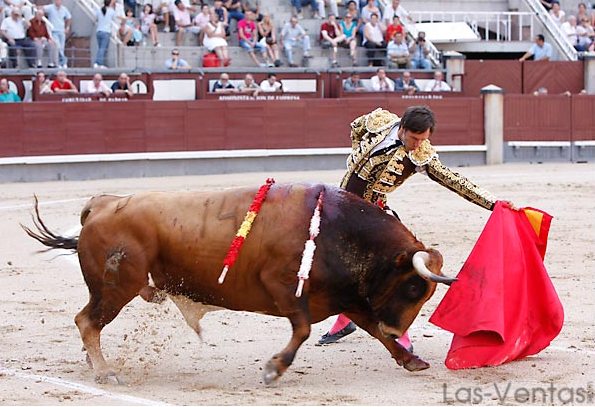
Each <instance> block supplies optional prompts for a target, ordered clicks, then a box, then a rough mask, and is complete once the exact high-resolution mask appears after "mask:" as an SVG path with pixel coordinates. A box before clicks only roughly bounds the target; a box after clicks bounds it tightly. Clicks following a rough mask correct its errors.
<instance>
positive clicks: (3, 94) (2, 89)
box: [0, 78, 21, 103]
mask: <svg viewBox="0 0 595 407" xmlns="http://www.w3.org/2000/svg"><path fill="white" fill-rule="evenodd" d="M20 101H21V98H20V97H19V95H17V94H16V93H14V92H13V91H12V90H10V88H9V87H8V81H7V80H6V78H2V79H0V103H12V102H20Z"/></svg>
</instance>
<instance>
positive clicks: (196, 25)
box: [191, 4, 211, 45]
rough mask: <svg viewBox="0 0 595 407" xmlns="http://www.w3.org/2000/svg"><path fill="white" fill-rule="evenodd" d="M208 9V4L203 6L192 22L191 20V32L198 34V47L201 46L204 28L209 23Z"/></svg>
mask: <svg viewBox="0 0 595 407" xmlns="http://www.w3.org/2000/svg"><path fill="white" fill-rule="evenodd" d="M210 13H211V12H210V8H209V5H208V4H203V5H202V7H201V9H200V13H198V14H197V15H196V16H195V17H194V20H192V24H193V25H192V30H191V31H192V32H193V33H195V34H198V45H202V40H203V38H204V35H205V28H206V26H207V24H209V21H210V17H209V15H210Z"/></svg>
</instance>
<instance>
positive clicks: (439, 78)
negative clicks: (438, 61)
mask: <svg viewBox="0 0 595 407" xmlns="http://www.w3.org/2000/svg"><path fill="white" fill-rule="evenodd" d="M443 79H444V76H443V74H442V71H436V72H434V79H432V80H431V81H429V82H428V83H427V85H426V86H425V88H424V91H426V92H450V91H451V90H452V89H451V88H450V86H449V85H448V83H446V82H444V80H443Z"/></svg>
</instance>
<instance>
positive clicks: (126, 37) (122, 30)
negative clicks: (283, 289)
mask: <svg viewBox="0 0 595 407" xmlns="http://www.w3.org/2000/svg"><path fill="white" fill-rule="evenodd" d="M132 36H133V29H132V27H130V25H129V24H128V19H127V18H126V16H124V17H121V18H120V27H118V38H119V39H120V41H122V42H123V43H124V44H125V45H129V46H130V45H134V41H133V40H132Z"/></svg>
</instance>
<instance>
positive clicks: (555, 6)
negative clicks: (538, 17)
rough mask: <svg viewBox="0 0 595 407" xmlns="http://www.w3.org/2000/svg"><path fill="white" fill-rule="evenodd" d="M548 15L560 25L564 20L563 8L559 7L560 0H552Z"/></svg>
mask: <svg viewBox="0 0 595 407" xmlns="http://www.w3.org/2000/svg"><path fill="white" fill-rule="evenodd" d="M550 16H551V17H552V19H553V20H554V22H555V23H556V24H557V25H558V27H559V26H561V25H562V23H563V22H564V17H565V16H566V13H565V12H564V10H562V9H561V8H560V2H559V1H558V0H555V1H553V2H552V9H551V10H550Z"/></svg>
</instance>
